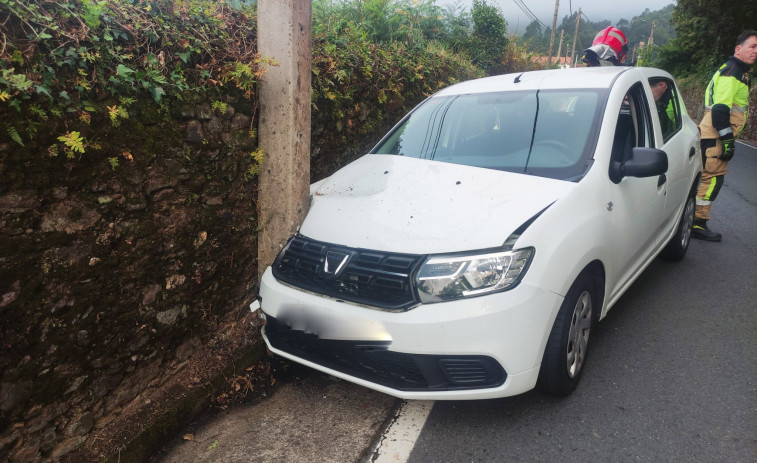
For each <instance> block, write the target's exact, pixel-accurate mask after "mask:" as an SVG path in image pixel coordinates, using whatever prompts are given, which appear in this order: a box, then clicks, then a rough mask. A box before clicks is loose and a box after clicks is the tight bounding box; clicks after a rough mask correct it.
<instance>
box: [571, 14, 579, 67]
mask: <svg viewBox="0 0 757 463" xmlns="http://www.w3.org/2000/svg"><path fill="white" fill-rule="evenodd" d="M579 24H581V8H579V9H578V16H576V31H575V32H574V33H573V51H572V52H571V54H570V56H572V61H573V63H572V66H573V67H576V42H578V25H579Z"/></svg>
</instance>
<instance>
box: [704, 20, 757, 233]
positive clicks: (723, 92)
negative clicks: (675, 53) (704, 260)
mask: <svg viewBox="0 0 757 463" xmlns="http://www.w3.org/2000/svg"><path fill="white" fill-rule="evenodd" d="M755 61H757V31H754V30H748V31H745V32H743V33H742V34H741V35H739V37H738V38H737V39H736V48H735V50H734V53H733V56H732V57H730V58H729V59H728V61H726V62H725V64H723V65H722V66H720V69H718V70H717V71H716V72H715V75H713V76H712V80H710V83H709V85H708V86H707V90H706V91H705V94H704V106H705V112H704V116H703V117H702V122H700V123H699V129H700V132H701V135H702V141H701V146H702V161H703V166H702V180H701V182H700V184H699V190H698V191H697V199H696V211H695V213H694V228H693V231H692V236H693V237H694V238H697V239H701V240H706V241H720V240H721V238H722V236H721V234H720V233H716V232H714V231H712V230H710V229H709V228H708V227H707V221H708V220H710V206H711V205H712V202H713V201H714V200H715V198H717V196H718V193H719V192H720V188H721V187H722V186H723V178H724V176H725V173H726V170H727V168H728V161H730V160H731V158H733V153H734V151H735V149H736V146H735V144H736V137H738V136H739V133H740V132H741V129H743V128H744V125H746V118H747V114H748V111H749V84H750V79H751V75H750V74H749V73H748V72H747V71H749V68H750V67H751V65H753V64H754V63H755Z"/></svg>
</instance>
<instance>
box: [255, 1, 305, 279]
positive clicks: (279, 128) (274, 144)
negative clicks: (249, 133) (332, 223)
mask: <svg viewBox="0 0 757 463" xmlns="http://www.w3.org/2000/svg"><path fill="white" fill-rule="evenodd" d="M312 11H313V8H312V0H259V2H258V51H259V52H260V55H261V56H264V57H270V58H273V59H275V60H276V61H277V62H278V63H279V65H278V66H275V67H271V68H270V69H269V70H268V72H267V73H266V74H265V76H263V81H262V82H261V83H260V87H259V96H260V124H259V130H258V135H259V140H260V143H259V146H260V148H261V149H262V150H263V155H264V159H263V165H262V168H261V172H260V178H259V182H258V207H259V211H258V222H259V225H260V227H261V230H260V232H259V233H258V273H259V274H260V276H262V275H263V272H264V271H265V269H266V268H267V267H268V266H269V265H271V263H273V260H274V259H275V258H276V255H277V254H278V253H279V251H280V250H281V248H282V246H283V245H284V244H285V243H286V240H287V238H289V236H291V235H292V234H293V233H294V232H295V231H296V230H297V227H298V226H299V225H300V224H301V223H302V220H303V219H304V217H305V214H306V213H307V208H308V203H309V187H310V72H311V48H312V43H311V40H312V39H311V36H312V33H311V31H312V14H313V13H312Z"/></svg>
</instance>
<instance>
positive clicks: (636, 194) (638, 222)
mask: <svg viewBox="0 0 757 463" xmlns="http://www.w3.org/2000/svg"><path fill="white" fill-rule="evenodd" d="M651 117H652V115H651V111H650V108H649V105H648V103H647V98H646V91H645V89H644V86H643V85H642V83H641V82H637V83H636V84H634V85H632V86H631V87H630V89H629V90H628V92H627V93H626V94H625V97H624V99H623V104H622V105H621V109H620V111H619V113H618V122H617V125H616V130H615V137H614V140H613V148H612V153H611V163H621V164H622V163H624V162H626V161H628V160H630V159H632V157H633V148H635V147H647V148H653V147H654V146H653V143H654V125H653V124H652V119H651ZM608 182H609V183H610V184H611V185H610V190H611V194H610V196H611V198H612V199H611V202H610V203H608V204H607V208H608V210H610V212H611V217H612V224H613V233H614V236H615V239H614V243H613V244H614V248H613V257H612V259H613V262H612V264H613V271H612V273H611V274H612V275H613V277H612V278H613V283H614V284H613V292H617V291H623V290H624V289H625V286H626V284H627V283H628V282H630V281H631V280H632V279H633V278H634V277H635V275H636V274H637V273H638V272H639V271H640V270H641V269H642V268H643V267H644V266H645V265H646V263H647V262H648V261H649V260H650V259H651V256H652V254H653V253H654V251H655V249H656V247H657V243H658V242H659V236H658V235H659V233H660V231H661V227H662V225H663V221H664V220H663V219H664V214H665V194H666V188H667V177H666V175H664V174H663V175H660V176H653V177H646V178H637V177H628V176H625V177H622V178H616V177H615V176H614V175H613V174H612V171H611V172H610V173H609V174H608ZM613 296H614V294H613Z"/></svg>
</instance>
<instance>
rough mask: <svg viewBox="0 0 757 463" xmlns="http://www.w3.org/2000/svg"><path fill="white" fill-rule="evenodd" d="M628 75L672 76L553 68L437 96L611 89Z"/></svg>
mask: <svg viewBox="0 0 757 463" xmlns="http://www.w3.org/2000/svg"><path fill="white" fill-rule="evenodd" d="M626 72H631V73H636V74H638V78H642V77H644V78H647V79H648V78H650V77H652V76H663V77H669V78H670V77H671V76H670V74H668V73H666V72H665V71H661V70H659V69H654V68H634V67H628V66H602V67H583V68H571V69H550V70H545V71H528V72H516V73H512V74H503V75H499V76H492V77H484V78H481V79H474V80H468V81H465V82H461V83H459V84H455V85H452V86H450V87H447V88H445V89H443V90H441V91H439V92H437V93H436V94H435V95H434V96H450V95H464V94H470V93H490V92H503V91H518V90H553V89H554V90H562V89H581V88H610V87H612V84H613V82H614V81H615V80H616V79H617V77H618V76H619V75H620V74H622V73H626Z"/></svg>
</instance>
